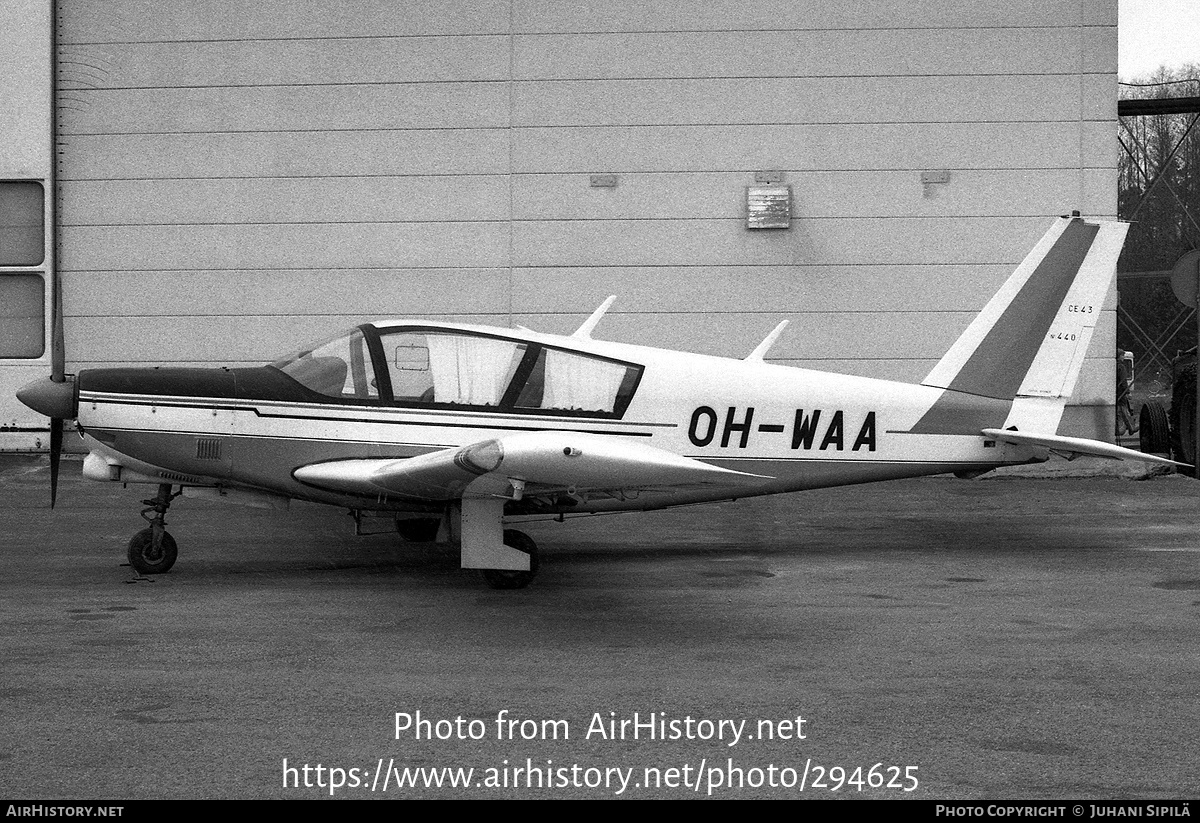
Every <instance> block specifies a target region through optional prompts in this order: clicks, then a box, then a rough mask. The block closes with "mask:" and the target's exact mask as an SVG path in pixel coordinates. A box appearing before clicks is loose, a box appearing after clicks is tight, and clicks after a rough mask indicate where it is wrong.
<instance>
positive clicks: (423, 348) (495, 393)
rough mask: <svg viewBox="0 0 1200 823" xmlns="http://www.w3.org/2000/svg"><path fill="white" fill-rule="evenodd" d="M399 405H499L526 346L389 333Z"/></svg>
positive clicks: (387, 346) (386, 338)
mask: <svg viewBox="0 0 1200 823" xmlns="http://www.w3.org/2000/svg"><path fill="white" fill-rule="evenodd" d="M382 343H383V351H384V354H385V356H386V357H387V362H388V370H389V371H390V373H391V379H392V396H393V398H394V399H395V401H396V402H397V403H436V404H450V405H455V406H499V405H500V401H501V400H503V399H504V394H505V390H506V389H507V388H508V385H509V383H511V382H512V378H513V375H514V374H515V373H516V371H517V367H518V366H519V365H520V364H521V361H522V359H523V358H524V357H525V351H526V348H527V344H525V343H519V342H517V341H515V340H505V339H503V338H498V337H485V336H483V335H473V334H453V333H444V332H440V331H412V332H399V333H395V334H385V335H383V337H382Z"/></svg>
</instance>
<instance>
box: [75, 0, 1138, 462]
mask: <svg viewBox="0 0 1200 823" xmlns="http://www.w3.org/2000/svg"><path fill="white" fill-rule="evenodd" d="M56 5H57V17H58V20H57V48H58V67H57V70H58V122H57V135H58V151H59V169H58V171H59V197H60V214H59V219H58V222H59V255H60V256H59V268H60V271H61V273H62V277H63V281H64V299H65V317H66V345H67V352H68V367H69V370H71V371H74V370H76V369H80V368H87V367H90V366H104V365H117V364H125V363H143V362H162V363H177V364H192V363H199V364H209V363H218V362H219V363H258V362H263V361H267V360H270V359H272V358H274V357H275V356H277V355H278V354H280V353H282V352H285V351H287V350H289V349H292V348H294V347H295V346H296V345H297V344H299V343H303V342H305V341H307V340H311V339H314V338H317V337H320V336H323V335H325V334H326V333H332V332H333V331H336V330H337V329H339V328H342V327H345V326H349V325H351V324H354V323H357V322H361V321H364V320H369V319H372V318H375V317H379V316H401V317H409V316H432V317H436V318H439V319H461V320H466V321H471V322H483V323H498V324H502V325H507V324H509V323H518V324H523V325H528V326H531V327H533V328H537V329H540V330H546V331H569V330H571V329H573V328H574V327H575V326H576V325H578V323H579V322H580V321H581V320H582V318H583V317H585V316H586V315H587V314H588V313H589V312H590V311H591V310H592V309H593V308H594V307H595V305H597V304H598V303H599V302H600V301H601V300H602V299H603V298H604V297H605V296H606V295H608V294H617V295H618V296H619V297H618V302H617V304H616V305H615V306H614V308H613V310H612V312H611V313H610V315H609V316H608V317H607V318H606V319H605V321H604V322H603V324H602V325H601V327H600V329H599V330H598V332H597V334H598V336H601V337H606V338H609V339H620V340H624V341H628V342H635V343H646V344H651V345H663V346H669V347H675V348H684V349H691V350H696V351H702V352H706V353H711V354H722V355H732V356H744V355H745V354H746V353H747V352H749V351H750V350H751V349H752V348H753V347H754V345H755V344H756V343H757V342H758V341H759V340H760V339H761V338H762V336H763V335H765V334H766V333H767V332H768V331H770V329H771V328H772V327H773V326H774V325H775V323H776V322H777V321H778V320H779V319H781V318H785V317H786V318H791V319H792V324H791V325H790V326H789V328H788V330H787V331H786V332H785V334H784V336H783V337H781V338H780V340H779V342H778V343H777V344H776V346H775V348H774V349H773V350H772V352H771V354H772V359H774V360H776V361H777V362H782V363H788V364H796V365H806V366H811V367H815V368H827V369H833V370H841V371H847V372H851V373H857V374H865V375H871V376H883V377H891V378H897V379H905V380H919V379H921V378H922V377H923V376H924V375H925V373H926V372H927V371H928V369H929V368H930V367H931V366H932V364H933V363H934V362H935V361H936V359H937V358H938V357H939V356H940V355H941V354H942V353H943V352H944V351H945V349H946V348H948V346H949V345H950V343H951V342H952V341H953V340H954V338H955V337H956V336H957V335H958V333H959V332H960V331H961V330H962V329H963V328H965V326H966V324H967V322H968V320H969V319H970V317H971V316H972V314H973V313H974V312H975V311H977V310H978V309H979V308H980V307H981V306H982V305H983V303H984V302H985V301H986V300H987V298H988V297H989V296H990V295H991V293H992V292H993V291H994V289H995V288H996V287H997V286H998V285H999V283H1000V282H1001V281H1002V279H1003V278H1004V276H1005V275H1006V274H1007V273H1008V271H1009V270H1010V269H1011V268H1012V267H1013V266H1014V265H1015V264H1016V263H1017V262H1019V260H1020V259H1021V257H1022V256H1023V254H1024V253H1025V251H1026V250H1027V249H1028V248H1029V247H1030V246H1032V244H1033V243H1034V242H1035V241H1036V239H1037V238H1038V237H1040V236H1041V234H1042V233H1043V231H1044V230H1045V228H1046V227H1047V225H1048V224H1049V222H1050V218H1051V217H1053V216H1056V215H1058V214H1061V213H1064V212H1065V211H1068V210H1070V209H1072V208H1078V209H1081V210H1082V211H1083V212H1084V213H1085V214H1090V215H1097V216H1107V217H1113V216H1115V213H1116V163H1117V141H1116V139H1115V131H1116V98H1117V95H1116V0H1054V1H1052V2H1048V1H1047V0H1013V2H1009V3H1004V4H978V3H963V2H959V1H958V0H938V1H936V2H931V1H929V0H924V1H922V2H917V0H889V1H888V2H882V3H873V4H829V3H826V2H824V0H762V1H761V2H756V3H743V2H740V0H730V1H728V2H727V1H725V0H706V1H703V2H696V0H686V1H685V0H671V1H670V2H656V3H643V2H640V0H616V1H615V2H608V3H604V4H577V3H562V2H553V0H447V1H446V2H440V3H437V4H427V3H418V2H406V3H394V2H389V0H355V2H349V3H337V4H334V3H316V2H303V1H302V0H264V2H260V3H255V4H243V3H241V2H238V1H237V0H195V2H190V3H187V4H163V3H159V2H155V1H154V0H119V2H114V1H113V0H57V4H56ZM761 171H777V172H781V173H782V177H783V180H784V182H786V183H788V184H790V185H791V186H792V189H793V193H794V205H793V220H792V227H791V228H790V229H788V230H761V231H750V230H747V229H746V227H745V211H746V207H745V202H744V189H745V187H746V186H747V185H750V184H752V183H753V182H754V180H755V173H756V172H761ZM927 171H937V172H941V171H945V172H947V181H946V182H944V183H923V182H922V179H923V178H922V173H923V172H927ZM599 173H603V174H610V175H615V176H616V185H615V186H614V187H605V188H597V187H593V186H591V185H590V182H591V175H593V174H599ZM1114 308H1115V299H1113V298H1110V300H1109V301H1108V304H1107V309H1108V310H1107V311H1106V312H1105V314H1104V318H1103V321H1102V324H1101V327H1100V329H1099V332H1098V334H1097V336H1096V339H1095V340H1094V342H1093V346H1092V351H1091V358H1090V359H1089V361H1088V362H1087V364H1086V365H1085V371H1084V377H1083V381H1082V386H1081V389H1080V392H1079V393H1078V397H1077V401H1078V402H1079V403H1082V404H1083V405H1082V406H1080V407H1078V408H1076V409H1074V410H1072V411H1071V412H1069V419H1068V421H1067V424H1068V425H1069V426H1070V428H1071V430H1072V431H1074V432H1078V433H1083V434H1088V435H1090V436H1101V437H1106V438H1109V437H1111V433H1112V410H1111V403H1112V396H1113V378H1112V375H1113V365H1112V352H1113V350H1114V347H1115V335H1114V326H1115V317H1114V312H1113V309H1114ZM1106 407H1107V408H1106ZM1065 427H1066V426H1065Z"/></svg>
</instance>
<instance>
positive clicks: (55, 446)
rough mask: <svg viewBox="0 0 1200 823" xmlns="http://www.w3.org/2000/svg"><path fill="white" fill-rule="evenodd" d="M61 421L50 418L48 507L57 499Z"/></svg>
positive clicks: (52, 506) (51, 506)
mask: <svg viewBox="0 0 1200 823" xmlns="http://www.w3.org/2000/svg"><path fill="white" fill-rule="evenodd" d="M62 444H63V421H62V420H59V419H58V418H52V419H51V420H50V508H52V509H53V508H54V501H55V500H57V499H58V463H59V459H60V458H61V457H62Z"/></svg>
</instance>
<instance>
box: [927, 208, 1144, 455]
mask: <svg viewBox="0 0 1200 823" xmlns="http://www.w3.org/2000/svg"><path fill="white" fill-rule="evenodd" d="M1127 230H1128V225H1126V224H1124V223H1113V222H1104V223H1088V222H1085V221H1084V220H1083V219H1081V218H1079V217H1069V218H1067V217H1064V218H1060V219H1059V220H1056V221H1055V223H1054V225H1053V226H1051V227H1050V230H1049V231H1048V232H1046V234H1045V236H1044V237H1042V239H1041V240H1040V241H1038V243H1037V245H1036V246H1034V247H1033V250H1032V251H1030V252H1029V254H1028V255H1027V256H1026V257H1025V259H1024V260H1023V261H1022V262H1021V264H1020V265H1019V266H1017V268H1016V270H1015V271H1013V273H1012V275H1010V276H1009V278H1008V280H1007V281H1006V282H1005V283H1004V285H1003V286H1002V287H1001V288H1000V290H999V291H998V292H997V293H996V295H995V296H994V297H993V298H992V299H991V301H990V302H988V304H987V305H986V306H985V307H984V308H983V311H981V312H980V313H979V315H978V316H976V318H975V319H974V320H973V321H972V322H971V325H970V326H968V327H967V330H966V331H964V332H963V333H962V336H961V337H959V338H958V340H957V341H956V342H955V343H954V345H953V346H951V347H950V350H949V351H948V352H946V355H945V356H944V357H942V359H941V360H940V361H938V364H937V365H936V366H934V367H933V370H932V371H930V372H929V375H928V376H927V377H926V378H925V379H924V380H923V381H921V382H922V385H925V386H933V387H936V388H943V389H950V390H951V391H955V392H962V393H964V394H968V395H975V396H978V397H985V398H993V399H996V400H1002V401H1008V400H1012V401H1013V404H1012V408H1011V410H1010V412H1009V415H1008V419H1007V420H1006V421H1005V423H1004V426H1005V428H1007V427H1010V426H1016V427H1017V428H1019V429H1022V430H1032V431H1039V432H1045V433H1047V434H1053V433H1054V432H1056V431H1057V430H1058V423H1059V420H1060V419H1061V417H1062V411H1063V407H1064V406H1065V405H1066V401H1067V399H1068V398H1069V397H1070V396H1071V393H1072V392H1073V391H1074V390H1075V383H1076V381H1077V380H1078V379H1079V372H1080V369H1081V368H1082V367H1083V359H1084V357H1085V356H1086V354H1087V349H1088V344H1089V343H1090V342H1091V339H1092V333H1093V332H1094V331H1095V328H1096V323H1097V321H1098V320H1099V319H1100V310H1101V307H1102V304H1103V303H1104V298H1105V296H1106V295H1107V293H1108V290H1109V288H1110V287H1111V285H1112V281H1113V275H1114V272H1115V271H1116V267H1117V257H1118V255H1120V253H1121V246H1122V244H1123V243H1124V241H1125V232H1126V231H1127Z"/></svg>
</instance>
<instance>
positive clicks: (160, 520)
mask: <svg viewBox="0 0 1200 823" xmlns="http://www.w3.org/2000/svg"><path fill="white" fill-rule="evenodd" d="M181 494H183V489H182V488H180V490H179V491H177V492H175V493H174V494H172V493H171V485H170V484H169V483H163V484H161V485H159V487H158V496H157V497H155V498H153V499H151V500H143V501H142V502H143V503H144V504H146V506H147V507H148V508H146V509H144V510H142V518H143V519H145V520H146V521H147V522H148V523H149V524H150V527H149V528H146V529H142V530H141V531H140V532H138V533H137V534H135V535H134V536H133V538H132V539H131V540H130V541H129V565H130V566H132V567H133V569H134V571H136V572H138V573H139V574H162V573H163V572H166V571H168V570H169V569H170V568H171V567H172V566H174V565H175V559H176V558H177V557H178V556H179V547H178V546H177V545H176V544H175V538H174V537H171V535H170V533H169V532H168V531H167V530H166V528H165V526H166V525H167V521H166V514H167V509H168V508H169V507H170V505H171V501H172V500H174V499H175V498H176V497H178V496H179V495H181Z"/></svg>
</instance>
